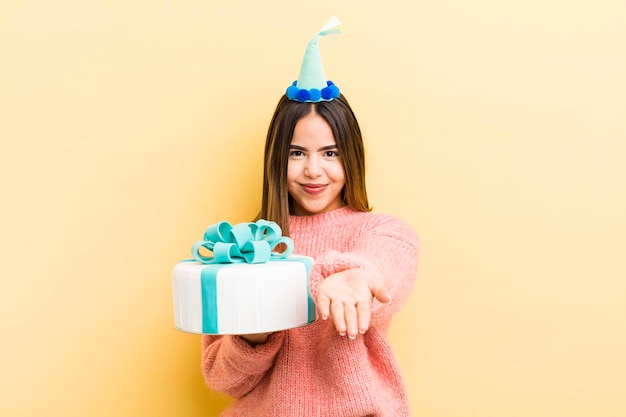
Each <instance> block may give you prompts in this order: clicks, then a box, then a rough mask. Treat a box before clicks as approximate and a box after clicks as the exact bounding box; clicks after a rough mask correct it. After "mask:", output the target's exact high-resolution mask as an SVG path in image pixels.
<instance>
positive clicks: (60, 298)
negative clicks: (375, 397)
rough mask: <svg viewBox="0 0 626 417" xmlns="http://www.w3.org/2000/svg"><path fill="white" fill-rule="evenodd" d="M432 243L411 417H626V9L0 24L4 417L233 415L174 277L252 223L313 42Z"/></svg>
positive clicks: (313, 9)
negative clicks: (184, 263)
mask: <svg viewBox="0 0 626 417" xmlns="http://www.w3.org/2000/svg"><path fill="white" fill-rule="evenodd" d="M333 14H334V15H337V16H338V17H339V18H340V19H341V20H342V23H343V29H344V33H343V34H342V35H340V36H333V37H327V38H324V39H323V40H322V41H321V42H320V43H321V47H322V56H323V60H324V63H325V70H326V74H327V75H328V77H329V78H330V79H333V80H335V81H336V82H337V83H338V84H339V85H340V87H341V88H342V91H343V92H344V93H345V94H346V95H347V97H348V98H349V99H350V101H351V103H352V104H353V107H354V109H355V111H356V113H357V115H358V117H359V119H360V121H361V123H362V128H363V131H364V134H365V140H366V145H367V149H368V158H369V159H368V170H369V171H368V175H369V177H368V186H369V192H370V198H371V201H372V203H373V205H374V206H375V209H376V210H377V211H384V212H392V213H395V214H397V215H399V216H401V217H403V218H405V219H406V220H407V221H409V222H410V223H411V224H412V225H413V226H414V227H415V228H416V229H417V230H418V232H419V233H420V235H421V238H422V240H423V255H422V261H421V267H420V268H421V269H420V274H419V279H418V282H417V285H416V288H415V291H414V293H413V294H412V296H411V298H410V300H409V302H408V304H407V305H406V308H405V309H404V310H403V311H402V312H401V314H400V315H399V316H398V318H397V320H396V321H395V322H394V325H393V328H392V332H391V338H392V342H393V345H394V346H395V348H396V351H397V355H398V358H399V361H400V363H401V366H402V369H403V371H404V373H405V377H406V383H407V385H408V388H409V391H410V401H411V404H412V407H413V411H414V413H413V414H414V415H415V416H426V417H462V416H476V417H502V416H506V417H514V416H529V415H532V416H534V417H543V416H546V417H548V416H550V417H553V416H563V417H577V416H589V417H591V416H594V417H595V416H602V417H618V416H619V417H623V416H625V415H626V396H624V392H626V376H625V375H626V332H625V330H626V279H625V278H626V261H625V251H626V215H625V213H626V163H625V160H626V121H625V115H626V75H625V74H626V29H625V28H626V3H624V2H623V1H622V0H613V1H610V0H598V1H572V0H527V1H523V2H522V1H516V2H511V1H495V0H474V1H466V0H438V1H429V2H427V1H411V0H405V1H385V2H362V1H356V0H354V1H343V2H340V1H316V2H294V1H288V0H282V1H273V2H272V1H271V2H263V1H251V0H250V1H228V2H227V1H219V2H218V1H210V0H203V1H201V0H177V1H167V0H162V1H122V0H91V1H87V0H84V1H81V0H57V1H54V2H53V1H48V0H24V1H17V0H8V1H3V2H2V3H1V4H0V60H1V64H0V192H1V197H0V198H1V205H0V210H1V216H0V278H1V281H0V285H1V286H0V326H1V327H0V333H1V335H2V341H1V343H0V415H2V416H20V417H22V416H24V417H31V416H32V417H34V416H91V417H97V416H107V417H108V416H198V417H199V416H216V415H217V414H218V413H219V410H221V409H222V408H223V407H224V405H225V404H226V403H227V402H228V399H227V398H226V397H224V396H222V395H220V394H216V393H212V392H210V391H208V390H207V389H206V388H205V387H204V385H203V381H202V378H201V374H200V371H199V355H200V345H199V343H200V338H199V337H198V336H195V335H189V334H185V333H181V332H178V331H176V330H174V329H173V323H172V311H171V310H172V307H171V300H170V298H171V289H170V271H171V268H172V267H173V265H174V264H175V263H176V262H177V261H178V260H180V259H183V258H186V257H187V256H188V250H189V247H190V245H191V244H192V243H193V242H194V241H196V240H197V239H199V238H200V236H201V234H202V232H203V231H204V229H205V227H206V226H208V225H209V224H212V223H214V222H217V221H220V220H230V221H231V222H240V221H247V220H249V219H250V218H251V217H252V216H253V215H254V214H255V213H256V210H257V209H258V201H259V198H260V190H259V189H260V184H261V162H262V152H263V142H264V135H265V130H266V128H267V125H268V123H269V118H270V116H271V114H272V112H273V109H274V105H275V104H276V102H277V100H278V97H279V95H280V94H281V93H282V92H283V91H284V89H285V88H286V87H287V85H288V84H289V83H290V82H291V81H292V80H293V79H295V78H296V77H297V73H298V70H299V66H300V60H301V57H302V54H303V53H304V48H305V46H306V43H307V42H308V40H309V39H310V38H311V36H312V35H313V34H314V33H315V31H316V30H318V29H319V28H320V27H321V26H322V24H323V23H325V21H326V20H327V19H328V18H329V17H330V16H331V15H333Z"/></svg>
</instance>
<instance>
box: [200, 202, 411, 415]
mask: <svg viewBox="0 0 626 417" xmlns="http://www.w3.org/2000/svg"><path fill="white" fill-rule="evenodd" d="M289 229H290V237H291V239H292V240H293V241H294V245H295V248H294V253H297V254H301V255H307V256H311V257H313V258H314V259H315V265H314V267H313V269H312V271H311V274H310V288H311V294H312V296H313V299H316V298H317V288H318V285H319V283H320V282H321V281H322V280H323V279H324V278H325V277H327V276H329V275H331V274H333V273H336V272H340V271H343V270H346V269H352V268H364V269H367V270H369V271H371V272H372V273H374V274H376V275H378V276H379V277H382V278H383V280H384V282H385V285H386V287H387V289H388V290H389V291H390V294H391V301H389V302H387V303H384V304H383V303H380V302H378V301H376V300H375V301H374V302H373V304H372V319H371V324H370V328H369V330H368V331H367V332H366V333H365V334H364V335H358V336H357V338H356V340H350V339H349V338H348V337H347V336H340V335H339V333H338V332H337V330H336V329H335V327H334V324H333V321H332V319H330V318H329V319H328V320H321V319H320V320H317V321H316V322H314V323H313V324H310V325H308V326H304V327H300V328H296V329H291V330H286V331H281V332H276V333H273V334H272V335H270V337H269V339H268V341H267V342H266V343H265V344H261V345H257V346H255V347H252V346H250V345H249V344H248V343H247V342H246V341H245V340H243V339H242V338H240V337H238V336H203V340H202V372H203V375H204V378H205V381H206V383H207V385H208V386H209V387H210V388H211V389H213V390H216V391H221V392H225V393H227V394H228V395H230V396H232V397H234V398H236V401H234V403H232V404H231V405H230V406H229V407H228V408H227V409H226V410H225V411H224V412H223V414H222V416H229V417H230V416H244V417H248V416H255V417H259V416H260V417H265V416H268V417H274V416H280V417H291V416H294V417H295V416H297V417H312V416H337V417H339V416H341V417H352V416H354V417H363V416H381V417H382V416H385V417H403V416H409V402H408V396H407V392H406V388H405V386H404V383H403V381H402V378H401V374H400V369H399V367H398V364H397V361H396V359H395V357H394V354H393V351H392V348H391V346H390V344H389V342H388V341H387V330H388V328H389V324H390V321H391V317H392V316H393V314H394V313H396V312H397V311H398V310H399V309H400V307H401V306H402V304H403V303H404V301H405V300H406V299H407V297H408V296H409V293H410V292H411V289H412V287H413V283H414V280H415V275H416V271H417V257H418V253H419V242H418V239H417V236H416V234H415V232H414V231H413V230H412V229H411V228H410V227H409V226H408V225H407V224H406V223H404V222H403V221H401V220H399V219H397V218H395V217H392V216H389V215H383V214H373V213H365V212H358V211H354V210H352V209H350V208H348V207H343V208H340V209H336V210H333V211H330V212H326V213H321V214H316V215H312V216H291V218H290V223H289Z"/></svg>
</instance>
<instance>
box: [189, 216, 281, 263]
mask: <svg viewBox="0 0 626 417" xmlns="http://www.w3.org/2000/svg"><path fill="white" fill-rule="evenodd" d="M203 238H204V240H201V241H199V242H196V243H194V244H193V246H192V247H191V255H192V256H193V258H194V259H195V260H196V261H198V262H201V263H203V264H221V263H237V262H245V263H249V264H256V263H263V262H268V261H270V260H273V259H283V258H286V257H287V256H289V255H290V254H291V253H292V252H293V241H292V240H291V239H290V238H289V237H287V236H282V229H281V228H280V226H279V225H278V224H276V223H275V222H270V221H267V220H263V219H261V220H258V221H256V222H254V223H252V222H248V223H239V224H236V225H235V226H233V225H231V224H230V223H229V222H227V221H222V222H219V223H216V224H214V225H212V226H209V227H208V228H207V229H206V231H205V232H204V237H203ZM280 244H283V245H285V250H284V251H282V252H274V249H276V247H277V246H278V245H280ZM202 248H204V249H206V250H208V251H210V252H212V256H205V255H202V254H201V253H200V250H201V249H202Z"/></svg>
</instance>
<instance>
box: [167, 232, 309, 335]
mask: <svg viewBox="0 0 626 417" xmlns="http://www.w3.org/2000/svg"><path fill="white" fill-rule="evenodd" d="M281 233H282V231H281V229H280V227H279V226H278V225H277V224H276V223H274V222H268V221H266V220H259V221H257V222H255V223H240V224H237V225H235V226H232V225H231V224H230V223H228V222H221V223H218V224H215V225H213V226H210V227H209V228H208V229H207V230H206V232H205V233H204V240H202V241H199V242H196V243H195V244H194V245H193V246H192V249H191V253H192V256H193V259H191V260H188V261H181V262H179V263H178V264H176V266H175V267H174V269H173V271H172V289H173V296H174V325H175V327H176V328H177V329H178V330H181V331H185V332H190V333H198V334H216V335H218V334H252V333H266V332H274V331H279V330H286V329H290V328H295V327H300V326H304V325H306V324H309V323H312V322H313V321H315V317H316V310H315V303H314V302H313V299H312V298H311V294H310V291H309V273H310V270H311V267H312V266H313V259H312V258H309V257H306V256H299V255H292V252H293V242H292V241H291V239H289V238H288V237H284V236H282V235H281ZM277 248H282V249H283V250H282V252H278V251H277ZM203 252H204V253H203ZM206 252H210V255H207V254H206Z"/></svg>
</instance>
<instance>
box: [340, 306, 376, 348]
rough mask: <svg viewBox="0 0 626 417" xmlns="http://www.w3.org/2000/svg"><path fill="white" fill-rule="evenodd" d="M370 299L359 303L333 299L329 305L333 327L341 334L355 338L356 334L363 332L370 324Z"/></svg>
mask: <svg viewBox="0 0 626 417" xmlns="http://www.w3.org/2000/svg"><path fill="white" fill-rule="evenodd" d="M371 307H372V306H371V301H369V300H364V301H361V302H359V303H356V304H355V303H354V302H348V303H344V302H341V301H335V302H333V303H332V304H331V306H330V312H331V316H332V318H333V324H334V325H335V329H337V332H339V334H340V335H341V336H346V335H347V336H348V337H349V338H350V339H353V340H354V339H356V336H357V334H364V333H365V332H366V331H367V329H369V326H370V319H371V314H372V313H371V311H372V309H371Z"/></svg>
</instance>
